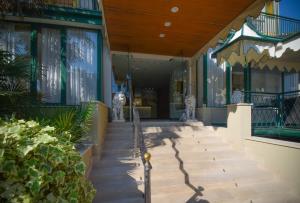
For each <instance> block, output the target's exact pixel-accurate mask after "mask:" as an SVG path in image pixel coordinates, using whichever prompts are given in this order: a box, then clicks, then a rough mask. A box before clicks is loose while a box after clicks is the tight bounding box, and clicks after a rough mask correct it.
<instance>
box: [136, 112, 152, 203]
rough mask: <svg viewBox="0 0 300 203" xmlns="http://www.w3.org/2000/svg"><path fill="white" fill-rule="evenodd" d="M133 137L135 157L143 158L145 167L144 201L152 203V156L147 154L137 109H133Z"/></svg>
mask: <svg viewBox="0 0 300 203" xmlns="http://www.w3.org/2000/svg"><path fill="white" fill-rule="evenodd" d="M133 129H134V132H133V135H134V150H133V156H134V157H137V156H138V155H140V156H141V159H142V162H143V165H144V187H145V188H144V200H145V203H151V169H152V166H151V163H150V159H151V154H150V153H149V152H147V148H146V145H145V139H144V134H143V132H142V127H141V121H140V115H139V112H138V110H137V109H136V107H133Z"/></svg>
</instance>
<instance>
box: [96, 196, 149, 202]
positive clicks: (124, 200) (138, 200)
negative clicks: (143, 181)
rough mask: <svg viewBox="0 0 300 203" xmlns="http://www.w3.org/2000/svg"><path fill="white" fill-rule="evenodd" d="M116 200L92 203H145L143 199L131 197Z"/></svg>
mask: <svg viewBox="0 0 300 203" xmlns="http://www.w3.org/2000/svg"><path fill="white" fill-rule="evenodd" d="M115 199H116V200H107V201H102V200H101V199H99V200H97V199H95V200H94V201H93V202H94V203H99V202H101V203H145V200H144V198H143V197H133V198H132V197H131V198H122V199H119V198H115Z"/></svg>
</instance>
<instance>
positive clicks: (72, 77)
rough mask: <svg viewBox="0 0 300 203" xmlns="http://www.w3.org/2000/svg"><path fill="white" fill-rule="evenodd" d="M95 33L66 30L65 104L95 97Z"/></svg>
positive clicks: (77, 102) (94, 98)
mask: <svg viewBox="0 0 300 203" xmlns="http://www.w3.org/2000/svg"><path fill="white" fill-rule="evenodd" d="M97 54H98V52H97V33H96V32H92V31H82V30H75V29H70V30H68V32H67V104H79V103H80V102H86V101H91V100H96V98H97V63H98V61H97V60H98V59H97Z"/></svg>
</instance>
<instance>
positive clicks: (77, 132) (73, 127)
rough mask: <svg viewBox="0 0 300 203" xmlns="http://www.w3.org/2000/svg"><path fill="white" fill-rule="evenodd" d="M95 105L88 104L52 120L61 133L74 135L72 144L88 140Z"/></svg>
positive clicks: (62, 113)
mask: <svg viewBox="0 0 300 203" xmlns="http://www.w3.org/2000/svg"><path fill="white" fill-rule="evenodd" d="M94 109H95V105H94V104H92V103H88V104H86V105H81V106H80V107H78V108H77V109H71V110H67V111H65V112H61V113H60V114H58V116H57V117H55V118H54V119H52V120H50V123H52V124H53V125H54V126H55V128H56V129H57V131H58V132H59V133H62V132H65V131H68V132H70V134H71V135H72V137H71V141H72V142H79V141H82V140H83V139H85V138H86V135H87V133H88V131H89V129H90V126H91V122H92V118H93V115H94Z"/></svg>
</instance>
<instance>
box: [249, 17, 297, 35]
mask: <svg viewBox="0 0 300 203" xmlns="http://www.w3.org/2000/svg"><path fill="white" fill-rule="evenodd" d="M247 23H248V25H250V26H251V27H252V28H253V29H255V30H256V31H257V32H258V33H260V34H262V35H265V36H269V37H276V38H282V39H284V38H287V37H289V36H292V35H294V34H296V33H299V32H300V20H297V19H293V18H287V17H283V16H278V15H271V14H267V13H261V14H260V15H259V16H258V17H257V18H256V19H255V18H252V17H250V18H248V19H247Z"/></svg>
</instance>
